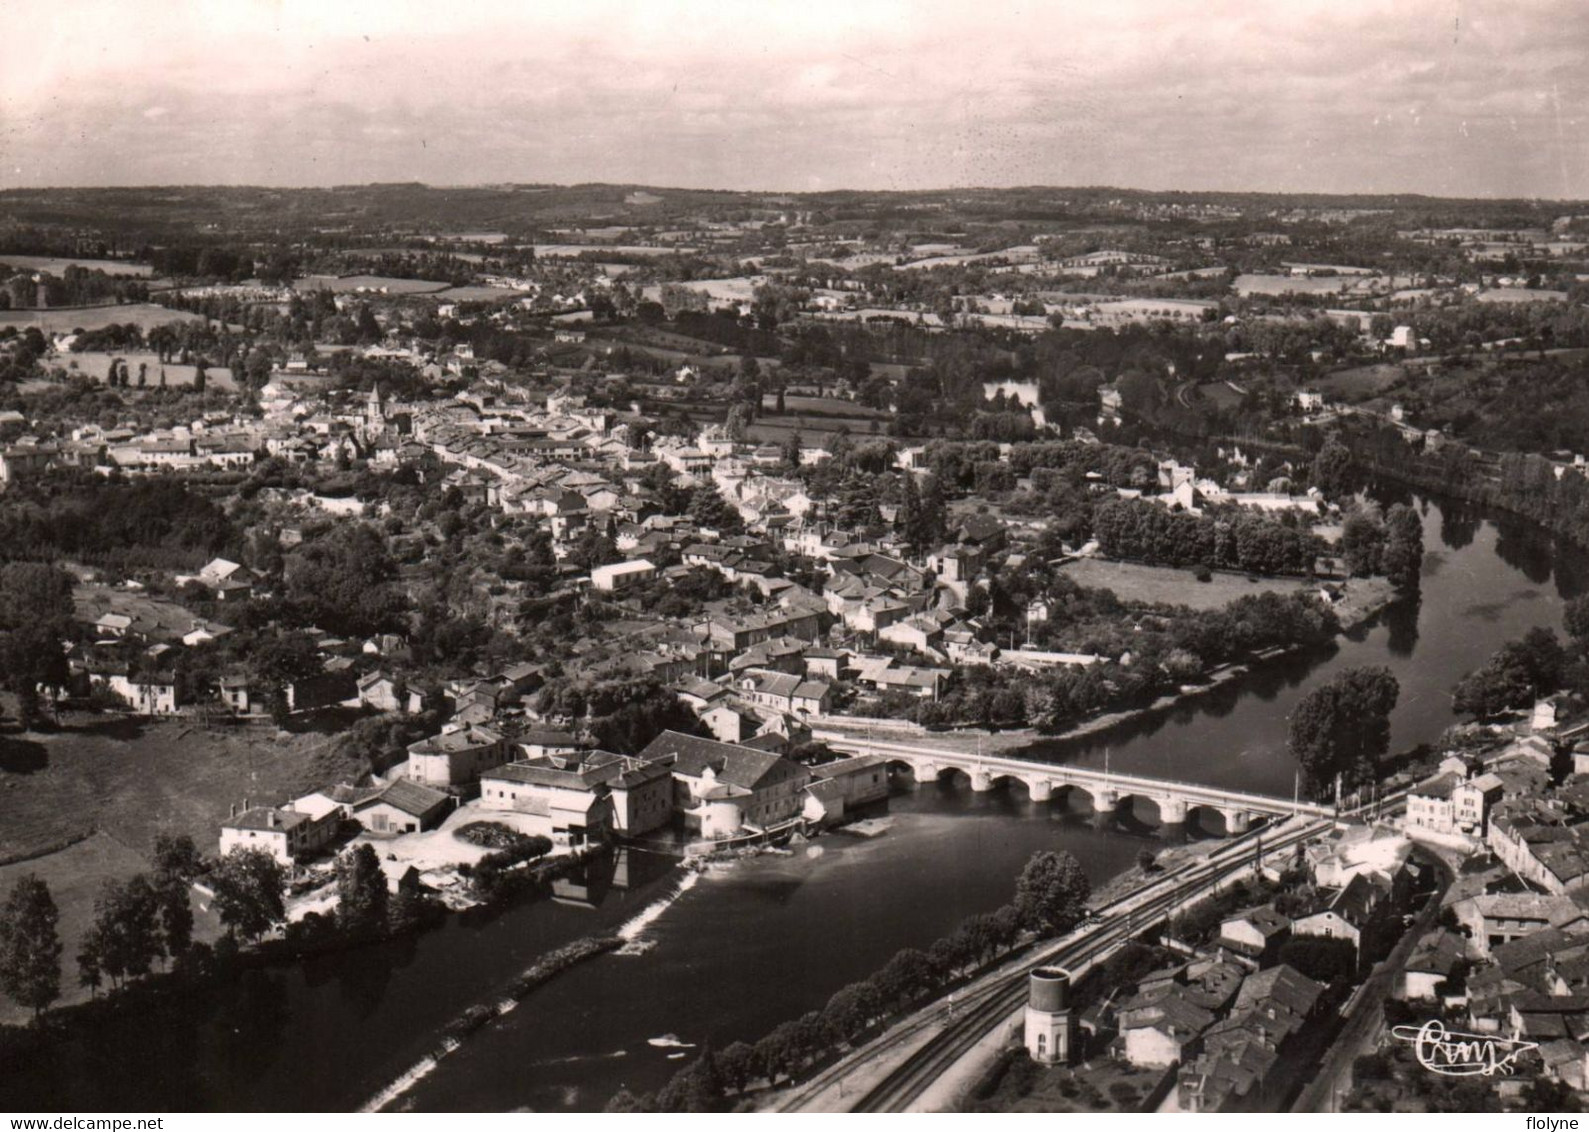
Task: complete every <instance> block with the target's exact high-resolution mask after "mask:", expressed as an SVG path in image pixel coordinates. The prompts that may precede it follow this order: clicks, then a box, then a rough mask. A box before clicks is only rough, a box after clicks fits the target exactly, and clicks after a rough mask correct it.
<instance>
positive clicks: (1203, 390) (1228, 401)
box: [1197, 381, 1246, 410]
mask: <svg viewBox="0 0 1589 1132" xmlns="http://www.w3.org/2000/svg"><path fill="white" fill-rule="evenodd" d="M1197 394H1198V396H1199V397H1206V398H1207V399H1208V400H1210V401H1212V402H1213V403H1214V404H1215V405H1216V406H1217V407H1219V408H1221V409H1225V410H1230V409H1235V408H1239V407H1240V406H1241V403H1242V402H1243V401H1244V400H1246V398H1245V397H1243V396H1242V395H1241V394H1240V393H1238V392H1236V390H1234V389H1232V388H1231V387H1230V383H1229V382H1228V381H1210V382H1207V383H1205V384H1203V385H1199V386H1198V387H1197Z"/></svg>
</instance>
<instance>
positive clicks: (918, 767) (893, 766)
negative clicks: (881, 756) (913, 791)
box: [887, 758, 936, 788]
mask: <svg viewBox="0 0 1589 1132" xmlns="http://www.w3.org/2000/svg"><path fill="white" fill-rule="evenodd" d="M887 770H888V778H889V781H890V782H891V783H897V784H898V785H901V786H908V787H911V788H914V787H916V786H919V785H921V783H922V782H930V781H932V779H933V778H935V777H936V775H935V774H926V773H924V771H923V769H922V763H921V762H920V760H917V759H902V758H892V759H889V760H888V764H887Z"/></svg>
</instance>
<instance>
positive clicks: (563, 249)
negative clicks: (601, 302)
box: [535, 244, 700, 259]
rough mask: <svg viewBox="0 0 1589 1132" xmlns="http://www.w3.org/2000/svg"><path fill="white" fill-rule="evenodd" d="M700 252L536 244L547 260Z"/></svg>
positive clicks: (671, 247) (677, 246) (681, 246)
mask: <svg viewBox="0 0 1589 1132" xmlns="http://www.w3.org/2000/svg"><path fill="white" fill-rule="evenodd" d="M698 251H700V249H699V248H695V247H689V246H687V245H685V244H674V245H669V246H668V247H665V248H659V247H653V246H652V245H650V244H536V245H535V254H536V255H538V256H544V257H546V258H547V259H578V258H579V257H580V256H582V255H584V254H585V253H586V252H604V253H606V254H608V255H631V256H664V255H693V254H695V253H696V252H698Z"/></svg>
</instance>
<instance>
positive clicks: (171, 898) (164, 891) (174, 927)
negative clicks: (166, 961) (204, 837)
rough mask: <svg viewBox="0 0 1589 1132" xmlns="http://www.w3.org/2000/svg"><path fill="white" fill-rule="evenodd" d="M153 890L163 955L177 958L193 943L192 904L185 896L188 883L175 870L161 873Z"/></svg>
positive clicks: (186, 895)
mask: <svg viewBox="0 0 1589 1132" xmlns="http://www.w3.org/2000/svg"><path fill="white" fill-rule="evenodd" d="M154 891H155V898H156V900H157V902H158V904H159V907H160V933H161V935H162V936H163V937H164V939H165V949H166V954H167V955H169V956H170V957H171V958H172V959H176V958H177V957H178V956H180V955H182V954H183V953H184V952H186V951H187V949H188V948H189V947H191V946H193V904H192V901H191V900H190V899H189V897H188V882H187V881H185V880H183V879H182V877H181V876H180V875H178V874H176V873H164V874H161V875H159V876H157V877H156V879H155V888H154Z"/></svg>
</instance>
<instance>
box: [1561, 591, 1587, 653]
mask: <svg viewBox="0 0 1589 1132" xmlns="http://www.w3.org/2000/svg"><path fill="white" fill-rule="evenodd" d="M1562 620H1563V621H1564V622H1565V623H1566V626H1567V635H1568V636H1569V637H1571V638H1572V639H1573V642H1574V643H1575V644H1577V646H1578V647H1579V649H1580V650H1581V649H1583V648H1584V647H1585V645H1589V594H1585V595H1584V596H1583V597H1575V598H1573V599H1572V600H1571V601H1569V602H1568V603H1567V608H1566V609H1565V610H1564V611H1563V613H1562Z"/></svg>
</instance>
